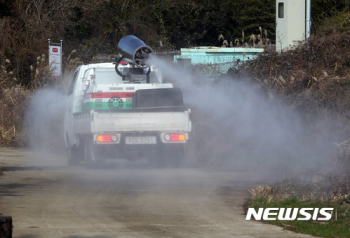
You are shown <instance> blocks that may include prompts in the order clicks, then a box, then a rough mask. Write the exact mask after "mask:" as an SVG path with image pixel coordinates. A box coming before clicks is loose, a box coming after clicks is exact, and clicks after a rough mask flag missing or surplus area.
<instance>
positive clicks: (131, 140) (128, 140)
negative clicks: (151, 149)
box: [125, 136, 157, 145]
mask: <svg viewBox="0 0 350 238" xmlns="http://www.w3.org/2000/svg"><path fill="white" fill-rule="evenodd" d="M125 144H127V145H131V144H157V139H156V137H155V136H127V137H125Z"/></svg>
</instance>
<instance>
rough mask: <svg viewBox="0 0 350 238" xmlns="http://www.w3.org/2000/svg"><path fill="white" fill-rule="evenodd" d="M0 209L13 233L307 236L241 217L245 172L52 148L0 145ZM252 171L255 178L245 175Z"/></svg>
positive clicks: (73, 237) (26, 237) (248, 184)
mask: <svg viewBox="0 0 350 238" xmlns="http://www.w3.org/2000/svg"><path fill="white" fill-rule="evenodd" d="M0 167H3V170H4V176H1V177H0V213H3V214H4V215H10V216H12V217H13V221H14V237H22V238H37V237H42V238H51V237H52V238H55V237H60V238H61V237H69V238H79V237H102V238H114V237H164V238H165V237H167V238H170V237H172V238H177V237H225V238H227V237H311V236H306V235H300V234H296V233H293V232H289V231H284V230H282V229H281V228H279V227H276V226H272V225H265V224H262V223H259V222H255V221H245V215H244V214H243V208H242V205H243V203H244V201H245V199H246V198H247V197H248V196H249V193H248V188H252V187H254V186H255V185H257V184H259V183H261V182H259V178H258V177H256V176H255V177H254V176H252V174H249V173H247V172H232V171H231V172H227V171H226V172H224V171H218V170H203V169H193V168H183V169H177V170H173V169H159V170H155V169H150V168H148V165H147V163H146V162H143V161H140V162H138V163H128V162H124V161H120V162H114V163H113V162H111V163H109V164H108V166H107V167H106V168H105V169H99V170H86V169H85V168H84V167H74V168H72V167H67V166H66V164H65V160H64V158H62V157H59V156H52V155H45V154H35V153H32V152H24V151H19V150H14V149H6V148H0ZM252 178H254V179H252Z"/></svg>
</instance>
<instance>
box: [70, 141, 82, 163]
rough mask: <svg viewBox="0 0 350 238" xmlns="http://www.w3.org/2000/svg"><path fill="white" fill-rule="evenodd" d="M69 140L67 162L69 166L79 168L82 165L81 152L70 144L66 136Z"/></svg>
mask: <svg viewBox="0 0 350 238" xmlns="http://www.w3.org/2000/svg"><path fill="white" fill-rule="evenodd" d="M66 140H67V149H66V150H67V151H66V153H67V162H68V165H69V166H78V165H80V160H81V151H80V150H79V149H78V148H75V147H73V146H72V145H71V144H70V141H69V137H68V136H66Z"/></svg>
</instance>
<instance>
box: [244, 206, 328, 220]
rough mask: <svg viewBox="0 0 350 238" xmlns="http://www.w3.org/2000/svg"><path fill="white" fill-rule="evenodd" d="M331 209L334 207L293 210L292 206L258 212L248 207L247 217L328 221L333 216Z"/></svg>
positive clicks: (264, 209)
mask: <svg viewBox="0 0 350 238" xmlns="http://www.w3.org/2000/svg"><path fill="white" fill-rule="evenodd" d="M331 211H333V208H321V209H320V208H301V209H299V208H294V209H293V212H292V208H259V211H258V212H256V211H255V209H254V208H248V212H247V217H246V218H245V219H246V220H247V221H250V219H251V218H252V216H253V217H254V218H255V220H257V221H260V220H264V221H275V220H280V221H294V220H298V221H308V220H310V219H311V218H312V220H314V221H316V220H317V221H328V220H330V219H331V218H332V214H331ZM298 215H299V216H298ZM261 218H262V219H261Z"/></svg>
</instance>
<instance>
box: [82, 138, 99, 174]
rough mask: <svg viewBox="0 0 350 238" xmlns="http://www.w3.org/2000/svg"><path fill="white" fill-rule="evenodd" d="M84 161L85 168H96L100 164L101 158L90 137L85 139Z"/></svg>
mask: <svg viewBox="0 0 350 238" xmlns="http://www.w3.org/2000/svg"><path fill="white" fill-rule="evenodd" d="M84 161H85V168H87V169H97V168H98V167H99V166H100V165H101V162H102V160H101V159H99V157H98V153H97V148H96V145H95V144H94V141H93V139H92V138H87V139H86V140H85V143H84Z"/></svg>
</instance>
